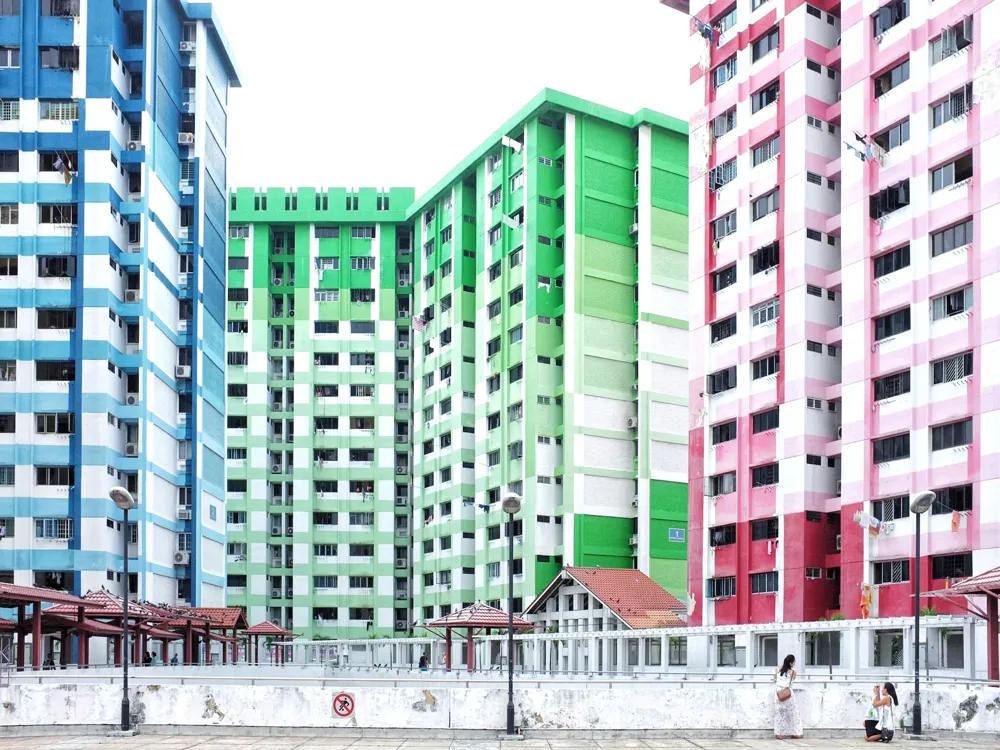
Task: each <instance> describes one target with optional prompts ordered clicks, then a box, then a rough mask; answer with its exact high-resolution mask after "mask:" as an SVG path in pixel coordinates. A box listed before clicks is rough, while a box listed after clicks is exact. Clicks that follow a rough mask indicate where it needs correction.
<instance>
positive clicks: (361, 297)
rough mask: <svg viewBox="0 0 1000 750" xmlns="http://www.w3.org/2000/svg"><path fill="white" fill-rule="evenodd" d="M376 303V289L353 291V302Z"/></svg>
mask: <svg viewBox="0 0 1000 750" xmlns="http://www.w3.org/2000/svg"><path fill="white" fill-rule="evenodd" d="M374 301H375V290H374V289H352V290H351V302H374Z"/></svg>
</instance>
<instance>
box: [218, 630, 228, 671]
mask: <svg viewBox="0 0 1000 750" xmlns="http://www.w3.org/2000/svg"><path fill="white" fill-rule="evenodd" d="M225 636H226V630H225V628H223V629H222V637H223V638H225ZM219 645H220V646H222V663H223V664H228V663H229V644H228V643H226V642H225V641H219Z"/></svg>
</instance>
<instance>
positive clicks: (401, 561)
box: [396, 560, 406, 570]
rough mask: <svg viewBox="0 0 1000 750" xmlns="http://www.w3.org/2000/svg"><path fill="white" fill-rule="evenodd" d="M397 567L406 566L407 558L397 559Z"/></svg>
mask: <svg viewBox="0 0 1000 750" xmlns="http://www.w3.org/2000/svg"><path fill="white" fill-rule="evenodd" d="M396 567H397V568H399V569H400V570H403V569H404V568H406V560H396Z"/></svg>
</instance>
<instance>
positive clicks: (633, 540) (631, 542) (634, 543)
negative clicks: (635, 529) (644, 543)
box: [628, 534, 639, 547]
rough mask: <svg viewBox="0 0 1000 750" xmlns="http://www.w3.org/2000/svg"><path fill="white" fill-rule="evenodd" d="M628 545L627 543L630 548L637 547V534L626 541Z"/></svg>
mask: <svg viewBox="0 0 1000 750" xmlns="http://www.w3.org/2000/svg"><path fill="white" fill-rule="evenodd" d="M628 543H629V546H630V547H635V546H638V544H639V535H638V534H633V535H632V538H631V539H629V540H628Z"/></svg>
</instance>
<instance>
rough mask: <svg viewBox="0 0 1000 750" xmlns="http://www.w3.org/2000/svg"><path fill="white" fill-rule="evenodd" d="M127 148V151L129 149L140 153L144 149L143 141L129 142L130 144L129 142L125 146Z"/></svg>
mask: <svg viewBox="0 0 1000 750" xmlns="http://www.w3.org/2000/svg"><path fill="white" fill-rule="evenodd" d="M125 148H126V149H127V150H128V151H138V150H139V149H141V148H142V141H129V142H128V143H127V144H126V145H125Z"/></svg>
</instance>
